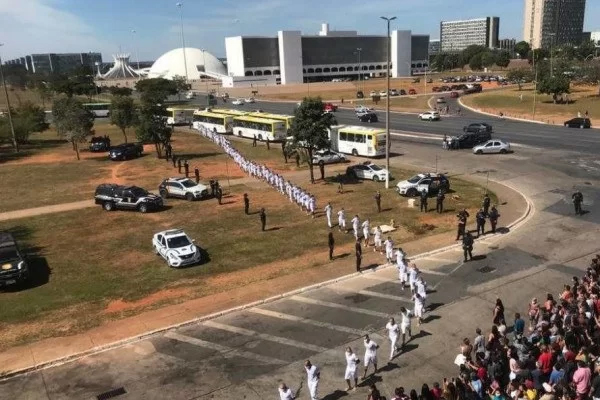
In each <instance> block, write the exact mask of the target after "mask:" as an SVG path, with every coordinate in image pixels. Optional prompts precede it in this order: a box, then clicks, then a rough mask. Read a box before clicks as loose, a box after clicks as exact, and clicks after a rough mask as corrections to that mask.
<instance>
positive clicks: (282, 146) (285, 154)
mask: <svg viewBox="0 0 600 400" xmlns="http://www.w3.org/2000/svg"><path fill="white" fill-rule="evenodd" d="M281 153H282V154H283V159H284V160H285V163H286V164H287V161H288V155H287V151H286V150H285V141H283V142H281Z"/></svg>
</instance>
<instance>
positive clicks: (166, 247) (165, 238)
mask: <svg viewBox="0 0 600 400" xmlns="http://www.w3.org/2000/svg"><path fill="white" fill-rule="evenodd" d="M152 247H153V248H154V252H155V253H156V254H157V255H160V256H161V257H162V258H164V259H165V261H166V262H167V265H168V266H169V267H173V268H177V267H183V266H186V265H191V264H196V263H199V262H200V261H201V259H202V254H201V252H200V249H199V248H198V246H196V245H195V244H194V240H192V239H190V237H189V236H188V235H187V234H186V233H185V232H184V231H183V230H182V229H169V230H166V231H162V232H158V233H155V234H154V236H152Z"/></svg>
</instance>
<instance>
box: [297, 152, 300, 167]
mask: <svg viewBox="0 0 600 400" xmlns="http://www.w3.org/2000/svg"><path fill="white" fill-rule="evenodd" d="M299 166H300V153H298V152H297V151H296V167H299Z"/></svg>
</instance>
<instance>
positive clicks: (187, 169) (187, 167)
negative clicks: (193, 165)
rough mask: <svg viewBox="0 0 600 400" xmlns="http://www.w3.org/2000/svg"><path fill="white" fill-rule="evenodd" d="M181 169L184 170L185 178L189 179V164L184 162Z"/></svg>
mask: <svg viewBox="0 0 600 400" xmlns="http://www.w3.org/2000/svg"><path fill="white" fill-rule="evenodd" d="M183 169H184V170H185V177H186V178H189V177H190V164H188V161H187V160H185V161H184V162H183Z"/></svg>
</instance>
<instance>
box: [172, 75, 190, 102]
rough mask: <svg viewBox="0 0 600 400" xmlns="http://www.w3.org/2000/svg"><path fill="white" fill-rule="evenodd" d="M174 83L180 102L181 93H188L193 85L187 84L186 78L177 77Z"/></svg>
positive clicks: (174, 78)
mask: <svg viewBox="0 0 600 400" xmlns="http://www.w3.org/2000/svg"><path fill="white" fill-rule="evenodd" d="M172 82H173V83H174V84H175V88H176V89H177V97H178V99H179V100H181V92H187V91H188V90H190V89H191V88H192V85H190V84H189V83H187V82H186V79H185V76H179V75H175V76H174V77H173V80H172Z"/></svg>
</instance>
